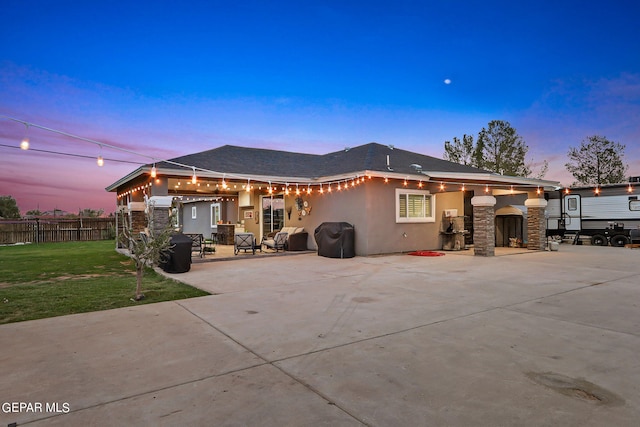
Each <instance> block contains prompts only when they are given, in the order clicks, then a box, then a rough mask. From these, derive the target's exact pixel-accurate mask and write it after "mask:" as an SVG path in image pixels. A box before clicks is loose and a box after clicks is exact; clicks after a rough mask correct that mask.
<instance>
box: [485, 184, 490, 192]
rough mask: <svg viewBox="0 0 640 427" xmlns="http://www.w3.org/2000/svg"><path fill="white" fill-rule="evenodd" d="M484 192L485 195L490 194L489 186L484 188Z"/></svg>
mask: <svg viewBox="0 0 640 427" xmlns="http://www.w3.org/2000/svg"><path fill="white" fill-rule="evenodd" d="M484 192H485V193H488V192H489V184H487V185H485V186H484Z"/></svg>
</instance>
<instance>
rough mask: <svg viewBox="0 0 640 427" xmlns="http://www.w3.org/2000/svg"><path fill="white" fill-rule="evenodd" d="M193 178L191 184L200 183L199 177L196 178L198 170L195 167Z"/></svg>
mask: <svg viewBox="0 0 640 427" xmlns="http://www.w3.org/2000/svg"><path fill="white" fill-rule="evenodd" d="M192 169H193V176H192V177H191V183H192V184H195V183H196V182H198V177H197V176H196V168H195V167H193V168H192ZM223 185H224V181H223Z"/></svg>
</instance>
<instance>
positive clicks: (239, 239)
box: [233, 233, 256, 255]
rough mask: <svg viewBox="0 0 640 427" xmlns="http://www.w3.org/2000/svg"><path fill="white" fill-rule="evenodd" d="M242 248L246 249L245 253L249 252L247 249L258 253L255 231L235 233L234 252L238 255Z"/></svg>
mask: <svg viewBox="0 0 640 427" xmlns="http://www.w3.org/2000/svg"><path fill="white" fill-rule="evenodd" d="M241 250H244V253H245V254H246V253H247V251H251V252H252V253H253V254H254V255H255V254H256V244H255V237H254V235H253V233H236V234H235V236H234V242H233V254H234V255H238V253H239V252H240V251H241Z"/></svg>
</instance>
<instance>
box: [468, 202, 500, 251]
mask: <svg viewBox="0 0 640 427" xmlns="http://www.w3.org/2000/svg"><path fill="white" fill-rule="evenodd" d="M471 205H472V206H473V251H474V255H478V256H495V254H496V209H495V205H496V198H495V197H493V196H474V197H473V198H472V199H471Z"/></svg>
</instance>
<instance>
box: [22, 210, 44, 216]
mask: <svg viewBox="0 0 640 427" xmlns="http://www.w3.org/2000/svg"><path fill="white" fill-rule="evenodd" d="M26 215H29V216H42V212H41V211H40V209H31V210H30V211H27V213H26Z"/></svg>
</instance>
